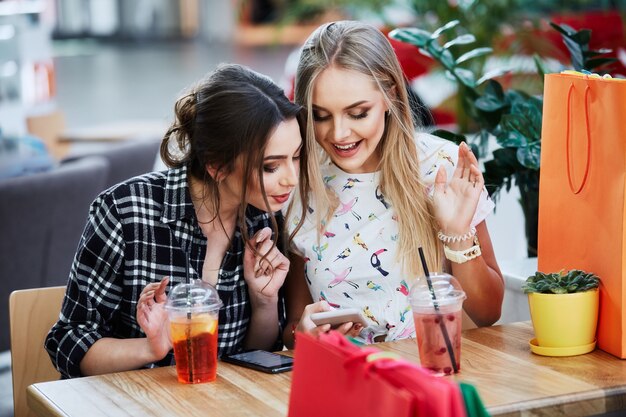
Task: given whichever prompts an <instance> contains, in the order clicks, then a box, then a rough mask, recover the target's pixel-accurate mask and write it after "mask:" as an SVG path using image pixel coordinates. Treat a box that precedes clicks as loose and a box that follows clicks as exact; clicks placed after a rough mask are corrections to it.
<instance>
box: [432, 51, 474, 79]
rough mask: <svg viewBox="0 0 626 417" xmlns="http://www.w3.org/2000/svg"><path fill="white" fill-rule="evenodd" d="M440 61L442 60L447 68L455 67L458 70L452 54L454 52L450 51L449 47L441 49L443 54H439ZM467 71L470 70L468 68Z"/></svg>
mask: <svg viewBox="0 0 626 417" xmlns="http://www.w3.org/2000/svg"><path fill="white" fill-rule="evenodd" d="M439 62H441V65H443V66H444V67H446V68H447V69H453V68H454V71H456V70H457V68H455V66H454V57H453V56H452V53H451V52H450V51H448V50H447V49H444V50H442V51H441V54H440V55H439ZM459 69H460V68H459ZM466 71H468V70H466ZM472 76H473V74H472Z"/></svg>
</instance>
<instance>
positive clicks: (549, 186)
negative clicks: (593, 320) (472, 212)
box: [538, 74, 626, 358]
mask: <svg viewBox="0 0 626 417" xmlns="http://www.w3.org/2000/svg"><path fill="white" fill-rule="evenodd" d="M625 116H626V81H624V80H616V79H597V78H596V79H593V78H588V77H580V76H576V75H566V74H548V75H546V78H545V91H544V104H543V128H542V139H541V142H542V145H541V178H540V183H539V240H538V263H539V270H540V271H543V272H558V271H560V270H561V269H582V270H585V271H589V272H593V273H595V274H596V275H598V276H599V277H600V312H599V313H600V314H599V321H598V333H597V340H598V347H600V348H601V349H603V350H605V351H607V352H609V353H612V354H613V355H615V356H618V357H620V358H626V124H625V123H624V118H625Z"/></svg>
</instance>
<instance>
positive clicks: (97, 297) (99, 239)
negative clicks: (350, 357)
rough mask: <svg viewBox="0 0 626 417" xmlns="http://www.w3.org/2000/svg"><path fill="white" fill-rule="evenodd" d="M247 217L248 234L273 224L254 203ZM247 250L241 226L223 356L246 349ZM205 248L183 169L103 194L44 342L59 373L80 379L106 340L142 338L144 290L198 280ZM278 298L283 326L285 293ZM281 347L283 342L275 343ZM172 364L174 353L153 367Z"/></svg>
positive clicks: (221, 283)
mask: <svg viewBox="0 0 626 417" xmlns="http://www.w3.org/2000/svg"><path fill="white" fill-rule="evenodd" d="M277 220H282V219H278V218H277ZM246 222H247V223H246V224H247V227H248V230H249V233H250V236H252V235H253V234H254V233H255V232H256V231H257V230H260V229H261V228H263V227H266V226H269V227H271V222H270V219H269V215H268V214H267V213H265V212H263V211H260V210H258V209H256V208H253V207H249V209H248V212H247V213H246ZM281 223H282V221H280V222H279V224H281ZM243 248H244V242H243V238H242V235H241V232H240V230H239V228H237V229H236V230H235V234H234V236H233V239H232V245H231V247H230V249H229V250H228V251H227V252H226V255H225V256H224V260H223V263H222V266H221V269H220V273H219V278H218V282H217V285H216V288H217V290H218V293H219V295H220V298H221V300H222V302H223V303H224V306H223V307H222V309H221V310H220V313H219V331H218V351H219V353H218V354H219V355H220V356H221V355H223V354H228V353H232V352H235V351H238V350H240V349H241V348H242V342H243V340H244V338H245V335H246V331H247V328H248V323H249V321H250V314H251V306H250V302H249V296H248V287H247V285H246V282H245V280H244V278H243ZM206 249H207V240H206V238H205V236H204V235H203V234H202V231H201V229H200V227H199V225H198V222H197V220H196V214H195V211H194V207H193V204H192V202H191V196H190V194H189V190H188V187H187V170H186V169H185V168H180V169H170V170H169V171H165V172H154V173H150V174H146V175H143V176H140V177H136V178H133V179H130V180H128V181H126V182H124V183H122V184H118V185H116V186H114V187H112V188H110V189H108V190H106V191H105V192H103V193H102V194H100V196H98V198H96V200H95V201H94V202H93V204H92V205H91V208H90V211H89V219H88V222H87V226H86V227H85V230H84V232H83V235H82V237H81V241H80V243H79V247H78V252H77V253H76V257H75V259H74V263H73V265H72V270H71V272H70V278H69V282H68V286H67V292H66V295H65V299H64V301H63V307H62V309H61V314H60V316H59V321H58V322H57V323H56V324H55V325H54V326H53V327H52V329H51V330H50V332H49V333H48V336H47V338H46V341H45V348H46V350H47V351H48V353H49V354H50V357H51V358H52V362H53V363H54V364H55V366H56V368H57V369H58V371H59V372H60V373H61V375H62V376H63V377H77V376H81V373H80V367H79V365H80V362H81V360H82V359H83V357H84V355H85V353H86V352H87V350H88V349H89V348H90V347H91V346H92V345H93V344H94V343H95V342H96V341H98V340H99V339H100V338H102V337H114V338H136V337H144V336H145V335H144V333H143V332H142V331H141V328H140V327H139V325H138V324H137V320H136V313H137V310H136V308H137V300H138V299H139V295H140V293H141V290H142V289H143V288H144V287H145V286H146V285H147V284H149V283H151V282H158V281H160V280H161V279H162V278H163V277H165V276H169V277H170V282H169V284H168V289H167V290H168V292H169V290H170V289H171V288H172V287H173V286H175V285H176V284H179V283H181V282H186V280H187V276H188V277H189V279H197V278H199V274H198V273H197V272H196V271H202V264H203V262H204V258H205V253H206ZM186 259H189V263H187V260H186ZM187 265H189V274H187V271H186V270H187ZM279 300H280V301H279V305H278V309H279V311H278V312H279V317H280V323H279V328H280V329H282V327H283V326H284V320H285V309H284V299H283V297H282V295H281V297H280V298H279ZM280 346H281V345H280V341H277V348H280ZM172 363H173V354H172V352H170V353H169V354H168V355H167V356H166V357H165V358H164V359H163V360H161V361H159V362H157V363H155V364H153V365H152V366H164V365H170V364H172Z"/></svg>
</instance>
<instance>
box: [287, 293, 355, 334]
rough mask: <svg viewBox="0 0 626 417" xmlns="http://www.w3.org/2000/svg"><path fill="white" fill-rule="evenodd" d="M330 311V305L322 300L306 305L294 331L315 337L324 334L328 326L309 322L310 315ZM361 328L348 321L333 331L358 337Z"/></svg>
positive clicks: (328, 328)
mask: <svg viewBox="0 0 626 417" xmlns="http://www.w3.org/2000/svg"><path fill="white" fill-rule="evenodd" d="M330 310H331V308H330V305H329V304H328V303H327V302H326V301H324V300H322V301H318V302H317V303H313V304H309V305H307V306H306V307H305V308H304V311H303V312H302V317H300V322H299V323H298V325H297V326H296V331H299V332H304V333H309V334H311V335H313V336H316V337H317V336H319V334H320V333H326V332H327V331H329V330H330V328H331V326H330V324H322V325H321V326H317V325H316V324H315V323H313V321H312V320H311V314H313V313H321V312H324V311H330ZM362 328H363V326H361V324H359V323H357V324H356V325H353V323H352V322H351V321H350V322H347V323H343V324H342V325H341V326H339V327H337V328H335V329H334V330H336V331H338V332H340V333H342V334H347V335H350V336H358V335H359V332H360V331H361V329H362Z"/></svg>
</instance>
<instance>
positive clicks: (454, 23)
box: [430, 20, 461, 39]
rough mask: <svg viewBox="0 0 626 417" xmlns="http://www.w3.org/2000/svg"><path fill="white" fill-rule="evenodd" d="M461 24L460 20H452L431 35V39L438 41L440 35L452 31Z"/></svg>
mask: <svg viewBox="0 0 626 417" xmlns="http://www.w3.org/2000/svg"><path fill="white" fill-rule="evenodd" d="M459 23H461V22H459V21H458V20H451V21H449V22H448V23H446V24H445V25H443V26H442V27H440V28H439V29H437V30H435V31H434V32H433V34H432V35H430V38H431V39H437V38H438V37H439V35H441V34H442V33H443V32H445V31H446V30H450V29H452V28H454V27H455V26H458V25H459Z"/></svg>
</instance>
